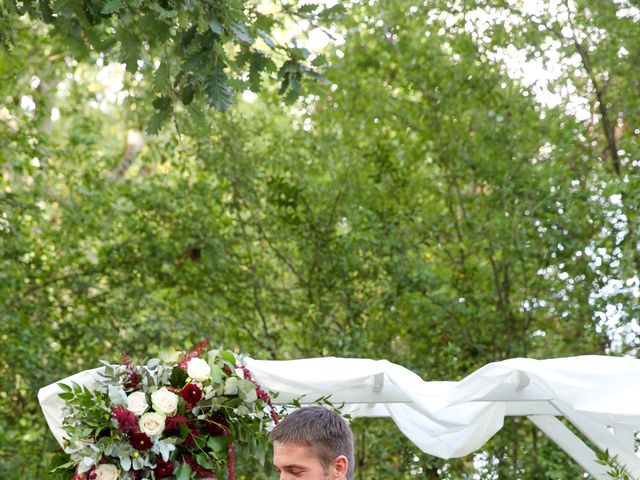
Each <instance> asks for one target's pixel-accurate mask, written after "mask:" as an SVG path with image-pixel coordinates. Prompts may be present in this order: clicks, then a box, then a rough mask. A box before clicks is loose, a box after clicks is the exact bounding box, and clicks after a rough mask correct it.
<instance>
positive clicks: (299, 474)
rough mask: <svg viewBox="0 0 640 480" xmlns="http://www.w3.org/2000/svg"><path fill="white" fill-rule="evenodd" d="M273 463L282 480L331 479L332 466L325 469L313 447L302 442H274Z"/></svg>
mask: <svg viewBox="0 0 640 480" xmlns="http://www.w3.org/2000/svg"><path fill="white" fill-rule="evenodd" d="M273 465H274V466H275V467H276V470H277V471H278V474H279V475H280V477H279V478H280V480H293V479H299V480H329V479H333V478H340V477H332V476H330V474H331V468H330V469H329V470H325V469H324V468H323V467H322V464H321V463H320V460H319V459H318V458H317V457H316V456H315V455H314V453H313V450H312V449H311V447H308V446H306V445H302V444H300V443H280V442H274V443H273Z"/></svg>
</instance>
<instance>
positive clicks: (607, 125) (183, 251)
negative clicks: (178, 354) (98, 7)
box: [0, 0, 640, 480]
mask: <svg viewBox="0 0 640 480" xmlns="http://www.w3.org/2000/svg"><path fill="white" fill-rule="evenodd" d="M27 3H29V2H25V4H27ZM41 3H43V4H47V2H41ZM54 3H55V4H58V3H60V4H62V3H67V4H74V3H81V2H54ZM84 3H87V4H94V3H97V2H84ZM105 3H109V4H116V3H118V2H105ZM134 3H136V2H123V3H122V4H123V5H124V4H126V5H128V6H131V5H133V4H134ZM138 3H139V2H138ZM145 3H147V2H145ZM176 3H177V2H176ZM184 3H185V5H186V4H187V3H189V2H184ZM190 3H192V4H203V5H204V4H208V2H190ZM231 3H232V2H231ZM633 3H634V2H632V1H631V0H629V1H619V2H601V1H596V0H575V1H567V2H555V1H549V2H540V4H541V6H542V7H544V8H541V9H540V10H539V11H538V10H536V11H530V10H526V9H525V7H524V6H522V5H521V4H520V2H517V1H504V2H501V1H498V2H495V1H493V2H488V1H483V0H478V1H471V0H467V1H460V2H446V1H444V0H433V1H429V2H426V3H425V4H418V3H415V2H411V1H409V0H394V1H393V2H390V1H380V2H369V3H364V4H363V3H360V2H355V3H354V4H352V5H349V7H348V11H347V15H345V16H344V17H341V18H338V17H336V18H334V19H332V20H331V21H333V22H335V23H334V25H333V27H332V28H333V29H334V31H335V32H337V33H339V34H342V35H343V36H344V39H345V41H344V44H343V45H338V46H330V47H329V48H328V49H327V51H326V52H325V53H326V54H327V56H328V58H329V65H328V67H327V69H326V71H325V77H326V78H327V79H328V81H329V82H330V84H331V85H330V86H329V85H327V86H319V89H318V90H317V91H315V92H306V94H305V96H304V97H302V98H299V99H298V100H297V101H296V103H295V104H294V105H292V106H289V105H285V104H283V101H282V100H283V98H282V95H281V94H279V93H278V90H279V88H280V85H279V84H277V83H276V82H274V81H271V80H268V79H267V78H266V75H263V77H264V78H263V80H264V82H263V87H262V90H261V93H260V96H259V97H258V99H256V100H254V101H244V100H242V99H241V98H240V97H239V98H238V101H237V102H236V104H235V105H234V106H233V107H231V108H230V109H229V110H228V111H227V112H226V113H224V114H221V113H218V112H215V111H213V110H207V109H205V108H187V107H185V106H184V105H182V104H180V103H179V102H176V103H172V105H174V108H172V109H171V111H172V114H171V116H172V117H173V121H172V122H168V123H167V124H165V126H164V128H163V129H162V130H161V131H160V132H159V134H158V135H156V136H150V137H147V138H146V143H145V145H144V147H143V148H142V149H140V150H139V151H138V148H139V146H138V147H136V146H135V142H132V141H130V139H131V136H129V137H128V132H129V131H130V130H134V131H135V130H145V129H147V128H148V125H149V122H154V121H155V120H153V118H154V113H153V111H152V109H151V104H152V102H153V101H154V100H155V99H157V98H158V95H159V90H158V84H157V81H156V76H154V74H153V73H152V66H153V65H154V63H153V62H154V61H155V60H159V61H161V62H170V63H171V62H174V64H175V65H174V66H175V68H178V66H179V65H180V63H181V57H180V56H181V55H185V54H186V53H184V52H182V53H181V52H178V51H176V50H174V47H175V46H176V43H175V40H174V43H170V44H169V47H170V49H169V50H168V51H167V52H166V53H162V52H159V51H156V50H155V49H154V48H155V47H153V48H151V47H150V49H149V50H148V51H145V52H144V53H143V54H142V53H140V55H143V56H144V59H145V62H146V63H144V65H146V67H145V68H146V70H145V68H142V69H141V70H140V72H137V74H134V73H132V72H129V73H126V74H125V75H124V84H123V86H122V89H120V90H119V91H118V92H117V93H115V94H114V93H113V92H110V91H109V89H108V88H106V87H105V86H104V85H103V84H101V83H100V82H98V81H97V80H96V79H97V78H99V75H102V74H104V72H105V70H104V69H103V68H101V67H102V65H106V64H107V63H108V61H109V60H112V59H122V58H123V57H121V56H119V55H120V53H118V54H115V53H114V51H112V50H110V49H107V48H106V47H105V49H104V51H103V50H102V48H101V47H100V44H99V43H90V44H89V45H91V48H88V50H87V52H86V54H85V55H84V56H79V54H78V52H77V51H76V50H69V48H68V45H67V43H65V40H64V39H65V38H66V37H64V35H62V33H61V34H59V35H56V36H50V32H51V30H50V29H51V28H53V27H51V26H45V25H44V24H40V23H29V22H33V20H28V19H26V18H25V17H22V20H21V21H23V22H25V23H24V24H23V25H24V28H11V29H2V31H3V32H8V31H11V39H10V42H9V43H8V45H9V46H7V47H6V48H7V49H8V50H5V51H4V53H2V54H0V79H2V82H0V174H1V178H0V182H1V184H0V262H1V264H0V302H1V305H2V307H1V309H0V339H1V340H2V342H3V348H2V349H1V350H0V431H1V432H3V433H2V435H0V477H2V478H4V477H7V476H10V477H16V478H18V477H19V478H21V479H40V478H46V473H45V472H46V471H47V468H48V467H47V462H48V460H49V459H50V452H51V451H53V450H54V448H55V445H54V442H53V439H52V437H51V435H50V434H49V432H48V431H47V429H46V426H45V425H44V421H43V419H42V416H41V414H40V412H39V410H38V406H37V402H36V398H35V395H36V392H37V390H38V388H40V387H41V386H43V385H46V384H48V383H51V382H53V381H55V380H57V379H59V378H62V377H64V376H66V375H68V374H71V373H74V372H76V371H78V370H81V369H85V368H90V367H93V366H95V365H97V361H98V359H101V358H102V359H105V360H107V361H111V362H115V361H117V359H118V357H119V354H120V352H121V351H123V350H125V351H127V352H128V353H129V354H130V355H135V356H138V357H140V358H143V357H145V356H152V355H155V354H157V353H158V352H159V351H160V350H163V349H167V348H169V347H171V346H177V347H183V346H186V347H189V346H190V345H192V344H194V343H196V342H198V341H200V340H201V339H202V337H208V338H209V339H210V340H211V342H212V344H214V345H215V344H216V343H217V342H219V343H220V344H223V345H225V346H227V347H231V348H237V349H239V350H241V351H243V352H246V353H250V354H252V355H253V356H255V357H256V358H280V359H286V358H298V357H304V356H316V355H336V356H359V357H367V358H386V359H388V360H390V361H393V362H396V363H399V364H402V365H404V366H407V367H408V368H411V369H412V370H414V371H416V372H418V373H419V374H420V375H422V376H423V377H424V378H426V379H431V380H438V379H459V378H462V377H463V376H464V375H467V374H469V373H470V372H472V371H473V370H474V369H476V368H479V367H480V366H482V365H484V364H485V363H487V362H490V361H495V360H500V359H504V358H508V357H515V356H531V357H535V358H543V357H553V356H562V355H575V354H587V353H612V354H620V353H625V354H632V355H637V352H638V345H639V342H640V337H638V336H637V335H638V333H639V332H640V327H639V326H638V311H639V309H638V297H639V296H640V294H639V292H640V291H639V287H640V282H639V280H638V269H639V268H640V250H639V245H640V238H638V236H639V235H640V225H639V223H640V217H639V214H640V212H639V208H640V202H639V199H638V195H639V192H640V175H639V172H638V169H639V168H640V143H639V142H638V138H639V137H640V80H639V79H640V71H639V65H640V35H638V33H639V26H640V13H639V12H638V9H637V8H638V5H637V2H636V5H635V7H634V5H633ZM0 8H3V7H0ZM4 8H5V9H6V7H4ZM131 8H133V7H131ZM163 8H164V7H163ZM6 11H8V10H6ZM118 11H119V10H118ZM116 12H117V11H116ZM6 18H8V17H6ZM6 18H5V17H3V19H2V21H5V20H6ZM132 18H133V20H132V21H134V24H136V25H138V24H137V23H136V22H138V21H140V22H141V21H142V18H138V17H137V16H136V14H133V16H132ZM168 18H170V17H168ZM121 20H122V17H120V16H118V15H115V16H113V15H111V16H109V17H108V18H106V19H104V20H102V23H104V22H118V21H121ZM154 21H159V20H154ZM102 23H101V25H102ZM4 25H6V23H4ZM109 25H111V24H109ZM247 25H250V26H251V25H253V24H252V23H250V22H248V23H247ZM103 26H104V27H105V28H106V24H105V25H103ZM14 27H15V26H14ZM113 28H116V29H117V28H118V27H113ZM141 28H142V27H141ZM210 32H212V30H211V29H210V30H209V31H208V32H206V35H211V33H210ZM132 33H133V34H136V30H135V29H134V30H133V31H132ZM200 33H201V34H202V35H205V32H200ZM213 33H215V31H213ZM176 35H177V32H176ZM229 42H230V43H231V44H235V45H236V47H237V45H238V44H241V43H242V39H241V38H240V39H238V38H236V40H233V39H231V38H230V39H229ZM292 48H296V47H292ZM241 50H242V49H241V48H237V49H236V50H233V49H231V50H225V51H226V55H228V56H229V57H228V58H229V60H228V63H227V64H228V65H229V68H228V69H227V70H225V74H226V75H237V76H239V77H241V79H242V73H241V72H242V68H244V67H242V65H244V64H242V63H241V62H240V60H238V62H239V63H237V65H240V67H239V68H240V70H234V68H235V67H233V66H232V63H233V62H235V61H236V60H237V57H238V56H241V55H242V53H241ZM316 53H319V52H316ZM101 54H102V55H101ZM165 55H166V56H165ZM509 58H518V59H519V60H518V61H517V62H514V61H513V60H509ZM232 59H233V61H232ZM276 60H277V59H276ZM96 61H97V62H98V63H96ZM524 62H531V63H529V64H528V65H534V68H533V69H529V70H526V71H525V74H524V75H523V76H522V75H519V74H518V71H517V70H518V69H517V68H516V67H517V66H518V65H520V66H522V65H525V63H524ZM133 63H136V64H137V62H129V65H132V64H133ZM514 65H515V67H514ZM545 65H548V66H549V67H550V68H551V69H552V70H553V72H554V73H553V75H552V78H551V79H550V80H549V82H548V83H545V81H544V80H537V81H536V79H535V78H532V71H533V70H541V69H542V68H543V67H544V66H545ZM172 68H173V67H172ZM134 70H135V69H134ZM244 80H245V81H246V80H247V79H246V78H245V79H244ZM237 88H238V89H240V90H241V89H242V88H244V87H241V86H240V85H238V87H237ZM545 92H546V93H547V96H546V97H545V96H544V95H543V94H544V93H545ZM549 93H552V94H555V95H556V97H554V98H557V101H556V102H555V106H553V105H552V104H549V103H545V100H544V99H545V98H549ZM163 95H164V94H163ZM168 96H169V97H171V95H170V94H169V95H168ZM112 97H113V98H112ZM176 98H177V97H176ZM247 98H249V99H250V98H251V97H249V96H247ZM171 99H172V100H171V102H175V98H173V97H171ZM205 101H206V99H205ZM214 104H215V102H214ZM157 106H158V105H157V104H156V107H157ZM52 109H55V110H53V111H54V112H56V115H55V116H54V117H53V119H52V116H51V113H52ZM167 112H169V110H167V111H166V112H165V115H166V116H169V113H167ZM58 117H59V118H58ZM155 118H156V119H157V117H155ZM128 138H129V141H128V140H127V139H128ZM354 428H355V430H356V439H357V463H358V465H357V471H358V478H359V479H360V480H364V479H381V478H384V479H410V478H454V479H458V478H468V479H472V478H479V479H494V478H504V479H514V478H524V479H567V478H578V477H579V476H580V475H581V470H580V469H579V467H577V466H576V465H574V464H573V463H572V462H571V461H570V460H569V459H568V458H567V457H566V456H565V455H564V454H563V453H562V452H561V451H559V450H558V449H557V447H555V445H553V444H552V443H550V442H549V441H547V440H546V438H545V437H544V436H542V434H540V433H539V432H537V431H536V430H535V429H534V427H533V426H532V425H531V424H529V423H527V422H525V421H523V420H520V419H510V420H509V421H508V422H507V424H506V425H505V428H504V429H503V430H502V431H501V432H500V433H499V434H498V435H497V436H496V437H495V439H493V440H492V441H491V442H490V443H489V444H487V445H486V446H485V448H484V449H483V451H482V452H478V455H477V456H475V457H474V456H470V457H468V458H464V459H460V460H455V461H444V460H440V459H436V458H432V457H429V456H427V455H424V454H422V453H421V452H419V451H418V450H417V449H416V448H415V447H414V446H412V445H411V444H410V443H409V442H408V441H406V440H405V439H403V438H402V435H401V434H400V432H398V431H397V430H396V429H394V428H390V425H389V423H388V422H384V421H381V420H376V421H358V422H356V423H355V425H354ZM238 465H239V468H244V472H245V474H247V475H248V476H247V477H246V478H256V477H255V476H252V475H251V474H250V472H252V471H253V470H252V469H255V466H253V465H252V464H251V462H250V460H249V458H239V459H238Z"/></svg>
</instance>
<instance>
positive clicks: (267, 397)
mask: <svg viewBox="0 0 640 480" xmlns="http://www.w3.org/2000/svg"><path fill="white" fill-rule="evenodd" d="M236 368H239V369H241V370H242V375H243V376H244V379H245V380H249V381H250V382H253V384H254V385H255V386H256V395H257V396H258V398H259V399H260V400H262V401H264V402H267V405H269V413H270V414H271V418H272V419H273V423H275V424H276V425H277V424H278V422H279V421H280V419H279V418H278V412H276V409H275V407H274V406H273V403H272V402H271V396H270V395H269V394H268V393H267V392H266V391H264V390H263V389H262V387H261V386H260V385H259V384H258V382H256V380H255V379H254V378H253V376H252V375H251V371H250V370H249V369H248V368H247V367H245V366H244V365H236Z"/></svg>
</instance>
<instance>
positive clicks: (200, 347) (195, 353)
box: [178, 339, 209, 372]
mask: <svg viewBox="0 0 640 480" xmlns="http://www.w3.org/2000/svg"><path fill="white" fill-rule="evenodd" d="M207 345H209V340H206V339H205V340H203V341H201V342H200V343H199V344H197V345H196V347H195V348H194V349H193V350H191V351H190V352H189V353H187V354H186V355H183V356H182V357H180V359H179V360H178V367H180V368H181V369H182V370H184V371H185V372H186V371H187V363H188V362H189V360H192V359H194V358H197V357H200V356H201V355H202V354H203V353H204V351H205V349H206V348H207Z"/></svg>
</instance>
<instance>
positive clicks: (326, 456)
mask: <svg viewBox="0 0 640 480" xmlns="http://www.w3.org/2000/svg"><path fill="white" fill-rule="evenodd" d="M269 436H270V438H271V440H272V441H273V465H274V466H275V467H276V470H277V471H278V474H279V475H280V477H279V478H280V480H292V479H297V480H353V466H354V461H353V434H352V433H351V429H350V428H349V425H347V422H346V421H345V420H344V419H343V418H342V417H341V416H340V415H339V414H337V413H335V412H333V411H331V410H329V409H327V408H325V407H320V406H313V407H303V408H300V409H299V410H296V411H295V412H293V413H291V414H290V415H289V416H287V417H286V418H285V419H284V420H282V421H281V422H280V423H279V424H278V425H276V427H275V428H274V429H273V430H272V431H271V433H270V434H269Z"/></svg>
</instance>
